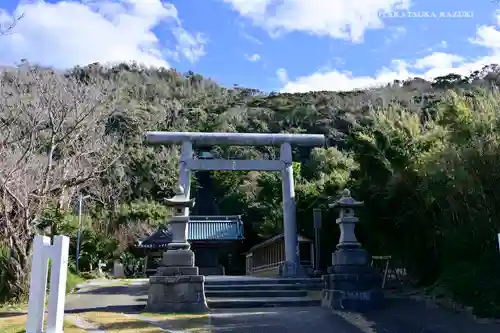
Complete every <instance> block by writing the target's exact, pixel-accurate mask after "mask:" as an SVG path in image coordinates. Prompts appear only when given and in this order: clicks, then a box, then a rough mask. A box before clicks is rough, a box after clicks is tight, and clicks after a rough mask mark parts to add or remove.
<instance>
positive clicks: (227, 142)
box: [145, 132, 326, 276]
mask: <svg viewBox="0 0 500 333" xmlns="http://www.w3.org/2000/svg"><path fill="white" fill-rule="evenodd" d="M145 139H146V143H149V144H161V145H166V144H180V145H181V158H180V162H179V184H180V185H181V186H182V187H183V188H184V193H185V195H186V196H187V197H189V196H190V187H191V171H197V170H204V171H208V170H234V171H280V172H281V180H282V189H283V220H284V223H283V226H284V231H283V232H284V236H285V237H284V238H285V267H284V269H283V275H284V276H295V275H297V273H298V267H299V265H300V262H299V256H298V240H297V225H296V219H295V215H296V211H295V186H294V178H293V169H292V148H291V145H299V146H309V147H315V146H316V147H318V146H323V145H324V144H325V141H326V140H325V136H324V135H322V134H263V133H208V132H146V134H145ZM193 144H194V145H195V146H197V147H201V146H215V145H224V146H280V147H281V149H280V159H279V160H222V159H195V158H193ZM186 214H188V212H186Z"/></svg>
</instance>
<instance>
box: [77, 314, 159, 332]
mask: <svg viewBox="0 0 500 333" xmlns="http://www.w3.org/2000/svg"><path fill="white" fill-rule="evenodd" d="M80 316H81V317H82V318H83V319H85V320H86V321H88V322H90V323H92V324H95V325H96V326H98V327H99V329H101V330H103V331H106V332H107V333H164V332H165V331H164V330H162V329H161V328H159V327H157V326H155V325H153V324H150V323H148V322H145V321H141V320H138V319H135V318H132V317H128V316H125V315H123V314H121V313H114V312H87V313H85V314H82V315H80Z"/></svg>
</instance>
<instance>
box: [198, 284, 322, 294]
mask: <svg viewBox="0 0 500 333" xmlns="http://www.w3.org/2000/svg"><path fill="white" fill-rule="evenodd" d="M229 289H230V290H235V291H236V290H238V291H240V290H241V291H247V290H248V291H258V290H304V289H305V290H321V289H323V284H322V283H314V284H233V285H227V284H219V285H210V284H208V285H207V284H205V291H206V292H208V291H225V290H229Z"/></svg>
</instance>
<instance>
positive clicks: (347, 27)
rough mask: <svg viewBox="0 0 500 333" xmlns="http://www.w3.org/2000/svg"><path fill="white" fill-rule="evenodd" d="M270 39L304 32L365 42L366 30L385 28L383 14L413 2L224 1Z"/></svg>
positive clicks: (348, 0) (405, 0) (403, 0)
mask: <svg viewBox="0 0 500 333" xmlns="http://www.w3.org/2000/svg"><path fill="white" fill-rule="evenodd" d="M224 2H226V3H229V4H231V6H232V8H233V10H235V11H237V12H238V13H239V14H240V15H241V16H244V17H247V18H249V19H250V20H252V22H253V23H254V24H256V25H258V26H261V27H263V28H264V29H266V30H267V31H268V32H269V33H270V35H271V36H276V35H279V34H280V33H284V32H292V31H302V32H308V33H312V34H316V35H321V36H329V37H332V38H342V39H349V40H352V41H355V42H359V41H362V39H363V35H364V33H365V31H366V30H367V29H378V28H382V27H383V22H382V21H381V18H380V16H379V13H380V11H385V12H391V11H394V10H401V9H408V8H409V4H410V0H363V1H353V0H224Z"/></svg>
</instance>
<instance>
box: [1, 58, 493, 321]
mask: <svg viewBox="0 0 500 333" xmlns="http://www.w3.org/2000/svg"><path fill="white" fill-rule="evenodd" d="M498 73H500V69H499V68H498V67H497V66H495V65H492V66H488V67H485V68H484V69H483V70H481V71H478V72H476V73H473V74H472V75H471V76H469V77H461V76H458V75H455V74H453V73H451V74H450V75H448V76H445V77H440V78H436V79H435V80H434V81H432V82H429V81H425V80H423V79H419V78H414V79H409V80H408V81H402V82H393V83H391V84H388V85H387V86H386V87H383V88H377V89H370V90H362V91H351V92H326V91H323V92H310V93H303V94H278V93H270V94H265V93H263V92H260V91H258V90H255V89H249V88H239V87H234V88H232V89H227V88H222V87H220V86H218V85H217V84H216V83H214V82H213V81H211V80H207V79H204V78H203V77H202V76H200V75H196V74H194V73H187V74H180V73H178V72H176V71H175V70H166V69H146V68H141V67H139V66H132V65H120V66H116V67H113V68H105V67H103V66H101V65H99V64H94V65H89V66H87V67H82V68H74V69H72V70H71V71H69V72H67V73H58V72H55V71H53V70H49V69H44V68H39V67H36V66H32V65H30V64H29V63H23V64H22V65H21V66H20V67H18V68H4V69H3V70H2V72H1V87H2V91H1V96H0V198H1V200H0V233H1V234H0V245H1V246H5V249H7V250H8V249H10V248H12V249H13V253H14V256H13V258H14V259H13V260H9V258H10V254H9V253H10V252H9V251H7V250H6V253H7V254H5V256H8V257H3V258H4V259H2V256H1V255H0V265H4V266H3V267H6V269H5V270H4V272H8V273H7V275H5V276H6V278H4V279H3V280H0V282H1V281H7V282H1V283H3V284H2V285H0V295H2V296H4V297H11V296H12V295H18V294H20V293H22V291H23V290H25V286H26V282H27V276H28V275H27V274H26V272H27V266H28V265H27V263H28V257H29V251H30V246H29V245H30V243H31V238H32V236H33V234H35V233H40V232H45V233H47V234H56V233H64V234H69V235H72V236H74V235H75V232H76V221H75V218H74V211H73V210H72V209H71V207H72V204H71V203H72V201H74V199H75V197H76V193H77V192H78V191H79V190H81V191H82V192H85V193H86V194H89V195H91V199H87V201H86V202H85V207H86V214H85V215H86V216H85V218H84V225H85V231H84V234H83V243H82V244H83V245H82V246H83V249H82V265H84V266H85V267H86V269H90V268H92V267H95V265H96V263H97V260H99V259H102V260H112V259H113V258H115V257H118V256H120V255H122V254H123V253H124V251H127V248H128V246H129V245H130V244H133V243H134V242H135V241H136V240H137V238H138V237H142V236H143V235H144V234H146V233H147V232H149V231H151V230H154V229H155V228H156V227H157V226H158V224H159V223H163V222H164V221H165V219H166V217H167V216H168V214H169V211H168V210H167V209H166V208H165V207H164V205H163V203H164V199H165V198H166V197H168V196H170V195H171V194H172V189H173V188H174V185H175V183H176V181H177V161H178V149H177V147H145V146H144V144H143V133H144V132H145V131H147V130H161V131H218V132H222V131H223V132H261V133H264V132H290V133H322V134H325V135H326V136H327V137H328V148H320V149H314V150H313V151H309V150H302V149H296V150H295V151H294V154H295V160H296V161H297V163H295V165H294V167H295V171H296V176H297V177H296V192H297V194H296V196H297V221H298V229H299V232H300V233H302V234H304V235H305V236H312V208H315V207H323V208H324V222H323V225H324V229H323V232H322V252H323V255H322V258H323V259H324V263H323V264H324V266H326V265H328V261H329V258H330V255H329V253H331V251H332V250H333V249H334V247H335V245H336V243H337V239H338V231H337V226H336V225H335V223H334V218H335V212H333V211H331V210H328V209H327V203H328V200H329V198H336V197H337V195H338V191H339V190H340V189H342V188H344V187H349V188H350V189H351V190H352V192H353V195H354V196H355V198H356V199H358V200H364V201H365V202H366V207H365V208H364V209H363V210H362V212H360V215H361V223H360V226H359V233H358V234H359V238H360V240H361V241H362V242H363V244H364V246H365V247H366V248H367V249H368V250H369V251H370V252H371V253H372V254H375V255H376V254H392V255H393V256H394V257H395V258H396V259H398V260H399V261H400V262H401V265H403V266H404V267H406V268H407V269H408V272H409V274H410V275H411V277H412V279H413V280H415V282H418V283H421V284H424V285H434V286H435V287H436V288H435V290H441V291H443V292H445V293H447V294H449V295H452V296H453V297H455V298H457V299H459V300H460V301H461V302H464V303H467V304H471V305H473V306H474V307H475V309H476V311H478V312H479V313H482V314H499V313H500V262H499V256H498V250H497V242H496V233H497V231H498V228H499V227H500V222H499V221H500V220H499V215H500V208H499V207H500V194H499V193H500V167H499V165H500V126H499V125H500V113H499V112H500V111H499V110H500V108H499V103H500V96H499V95H498V92H497V86H498V83H499V79H498ZM212 153H213V154H215V155H216V156H220V157H233V158H273V157H275V156H276V154H277V151H276V150H275V149H274V148H259V149H256V148H252V147H245V148H242V147H229V148H225V147H214V148H213V150H212ZM212 178H213V187H214V192H215V197H216V201H217V204H218V206H219V211H220V212H221V214H243V216H244V221H245V228H246V234H247V236H248V238H247V244H245V245H246V246H250V245H252V244H253V243H255V242H257V241H258V240H259V239H261V238H265V237H269V236H270V235H273V234H275V233H277V232H280V231H281V228H282V225H281V223H282V222H281V221H282V213H281V182H280V179H279V175H278V174H275V173H257V172H250V173H240V172H213V173H212ZM196 188H197V186H196V185H195V186H193V190H194V191H196ZM1 246H0V247H1ZM71 246H72V249H71V251H72V255H73V257H74V244H73V243H72V245H71ZM0 250H1V249H0ZM2 260H3V261H2ZM438 287H443V288H438Z"/></svg>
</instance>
